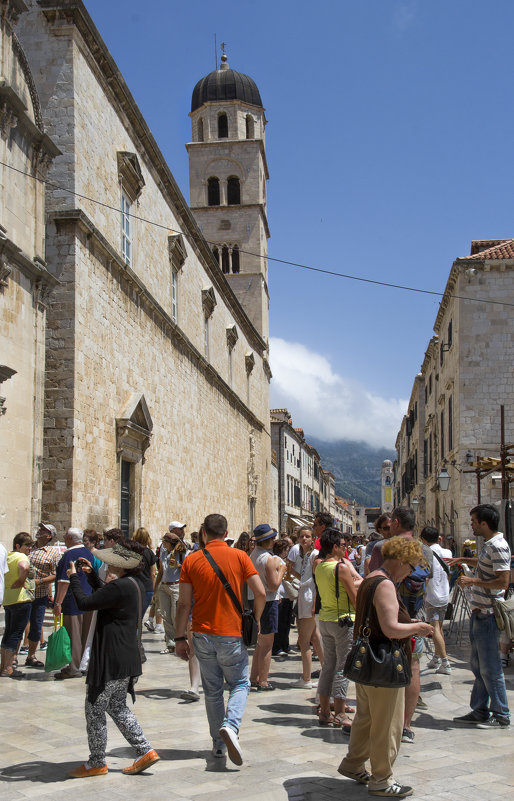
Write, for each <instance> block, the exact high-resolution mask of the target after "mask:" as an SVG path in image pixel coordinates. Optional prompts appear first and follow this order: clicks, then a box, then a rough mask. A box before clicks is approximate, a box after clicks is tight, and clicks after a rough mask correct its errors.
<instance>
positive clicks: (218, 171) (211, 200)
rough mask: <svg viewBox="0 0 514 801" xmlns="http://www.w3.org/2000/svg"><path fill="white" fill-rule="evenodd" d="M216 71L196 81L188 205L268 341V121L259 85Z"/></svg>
mask: <svg viewBox="0 0 514 801" xmlns="http://www.w3.org/2000/svg"><path fill="white" fill-rule="evenodd" d="M222 47H223V55H222V57H221V66H220V68H219V69H217V70H214V71H213V72H210V73H209V74H208V75H206V76H205V78H202V79H201V80H200V81H198V83H197V84H196V86H195V88H194V90H193V97H192V101H191V113H190V117H191V128H192V142H189V143H188V144H187V145H186V148H187V151H188V154H189V190H190V206H191V210H192V212H193V214H194V216H195V218H196V221H197V223H198V225H199V227H200V229H201V231H202V234H203V236H204V237H205V239H206V240H207V242H208V243H209V244H210V246H211V248H212V252H213V254H214V257H215V259H216V261H217V262H218V264H219V267H220V270H222V272H223V273H224V274H225V277H226V279H227V281H228V282H229V284H230V287H231V289H232V291H233V292H234V293H235V295H236V297H237V299H238V300H239V302H240V303H241V305H242V306H243V308H244V310H245V312H246V314H247V316H248V317H249V318H250V320H251V322H252V323H253V325H254V326H255V328H256V329H257V331H258V332H259V334H260V335H261V336H262V337H263V339H264V340H265V341H266V342H267V340H268V331H269V294H268V259H267V254H268V247H267V240H268V237H269V229H268V220H267V216H266V181H267V179H268V167H267V164H266V152H265V145H264V128H265V125H266V117H265V114H264V108H263V106H262V100H261V96H260V94H259V90H258V88H257V86H256V84H255V82H254V81H253V80H252V79H251V78H249V77H248V76H247V75H243V74H242V73H240V72H235V71H234V70H231V69H230V67H229V65H228V61H227V56H226V55H225V52H224V45H223V46H222Z"/></svg>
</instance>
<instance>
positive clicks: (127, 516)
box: [120, 459, 134, 540]
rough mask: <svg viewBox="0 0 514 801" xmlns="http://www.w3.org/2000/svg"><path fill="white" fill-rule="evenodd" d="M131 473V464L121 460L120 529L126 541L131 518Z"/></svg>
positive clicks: (132, 499)
mask: <svg viewBox="0 0 514 801" xmlns="http://www.w3.org/2000/svg"><path fill="white" fill-rule="evenodd" d="M132 472H133V465H132V464H131V462H127V461H125V459H122V460H121V488H120V489H121V492H120V528H121V530H122V531H123V533H124V535H125V539H127V540H128V538H129V532H130V528H131V525H132V526H133V523H132V521H131V517H133V509H132V506H133V501H134V498H133V493H132Z"/></svg>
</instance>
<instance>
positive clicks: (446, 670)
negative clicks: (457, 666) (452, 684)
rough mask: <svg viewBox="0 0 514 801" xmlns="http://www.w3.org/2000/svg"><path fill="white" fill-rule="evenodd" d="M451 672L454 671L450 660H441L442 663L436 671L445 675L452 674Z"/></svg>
mask: <svg viewBox="0 0 514 801" xmlns="http://www.w3.org/2000/svg"><path fill="white" fill-rule="evenodd" d="M451 672H452V667H451V665H450V663H449V662H448V661H446V662H441V664H440V665H439V667H438V668H437V670H436V673H439V674H442V675H443V676H450V675H451Z"/></svg>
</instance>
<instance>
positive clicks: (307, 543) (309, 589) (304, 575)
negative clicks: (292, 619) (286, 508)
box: [287, 527, 323, 690]
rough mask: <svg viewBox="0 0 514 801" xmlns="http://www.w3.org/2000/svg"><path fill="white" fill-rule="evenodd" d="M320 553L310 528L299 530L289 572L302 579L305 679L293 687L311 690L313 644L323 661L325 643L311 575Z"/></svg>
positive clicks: (300, 620)
mask: <svg viewBox="0 0 514 801" xmlns="http://www.w3.org/2000/svg"><path fill="white" fill-rule="evenodd" d="M317 556H318V551H317V550H316V549H315V548H314V537H313V534H312V529H311V528H307V527H305V528H301V529H300V531H299V532H298V542H297V544H296V545H293V547H292V548H291V550H290V551H289V554H288V557H287V563H288V567H289V571H290V573H291V574H292V575H293V576H295V577H296V578H297V579H299V580H300V589H299V591H298V602H297V612H296V615H297V621H298V643H299V645H300V652H301V655H302V678H301V679H299V681H297V682H295V684H294V685H293V686H294V687H304V688H305V689H307V690H310V689H312V680H311V671H312V651H311V643H312V645H313V646H314V650H315V651H316V654H317V655H318V657H319V661H320V663H321V664H323V646H322V644H321V637H320V634H319V631H318V627H317V624H316V618H315V616H314V602H315V599H316V585H315V583H314V578H313V576H312V563H313V561H314V560H315V559H316V557H317Z"/></svg>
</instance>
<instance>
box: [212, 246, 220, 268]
mask: <svg viewBox="0 0 514 801" xmlns="http://www.w3.org/2000/svg"><path fill="white" fill-rule="evenodd" d="M212 255H213V256H214V258H215V259H216V261H217V262H218V267H219V263H220V252H219V250H218V248H213V249H212Z"/></svg>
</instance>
